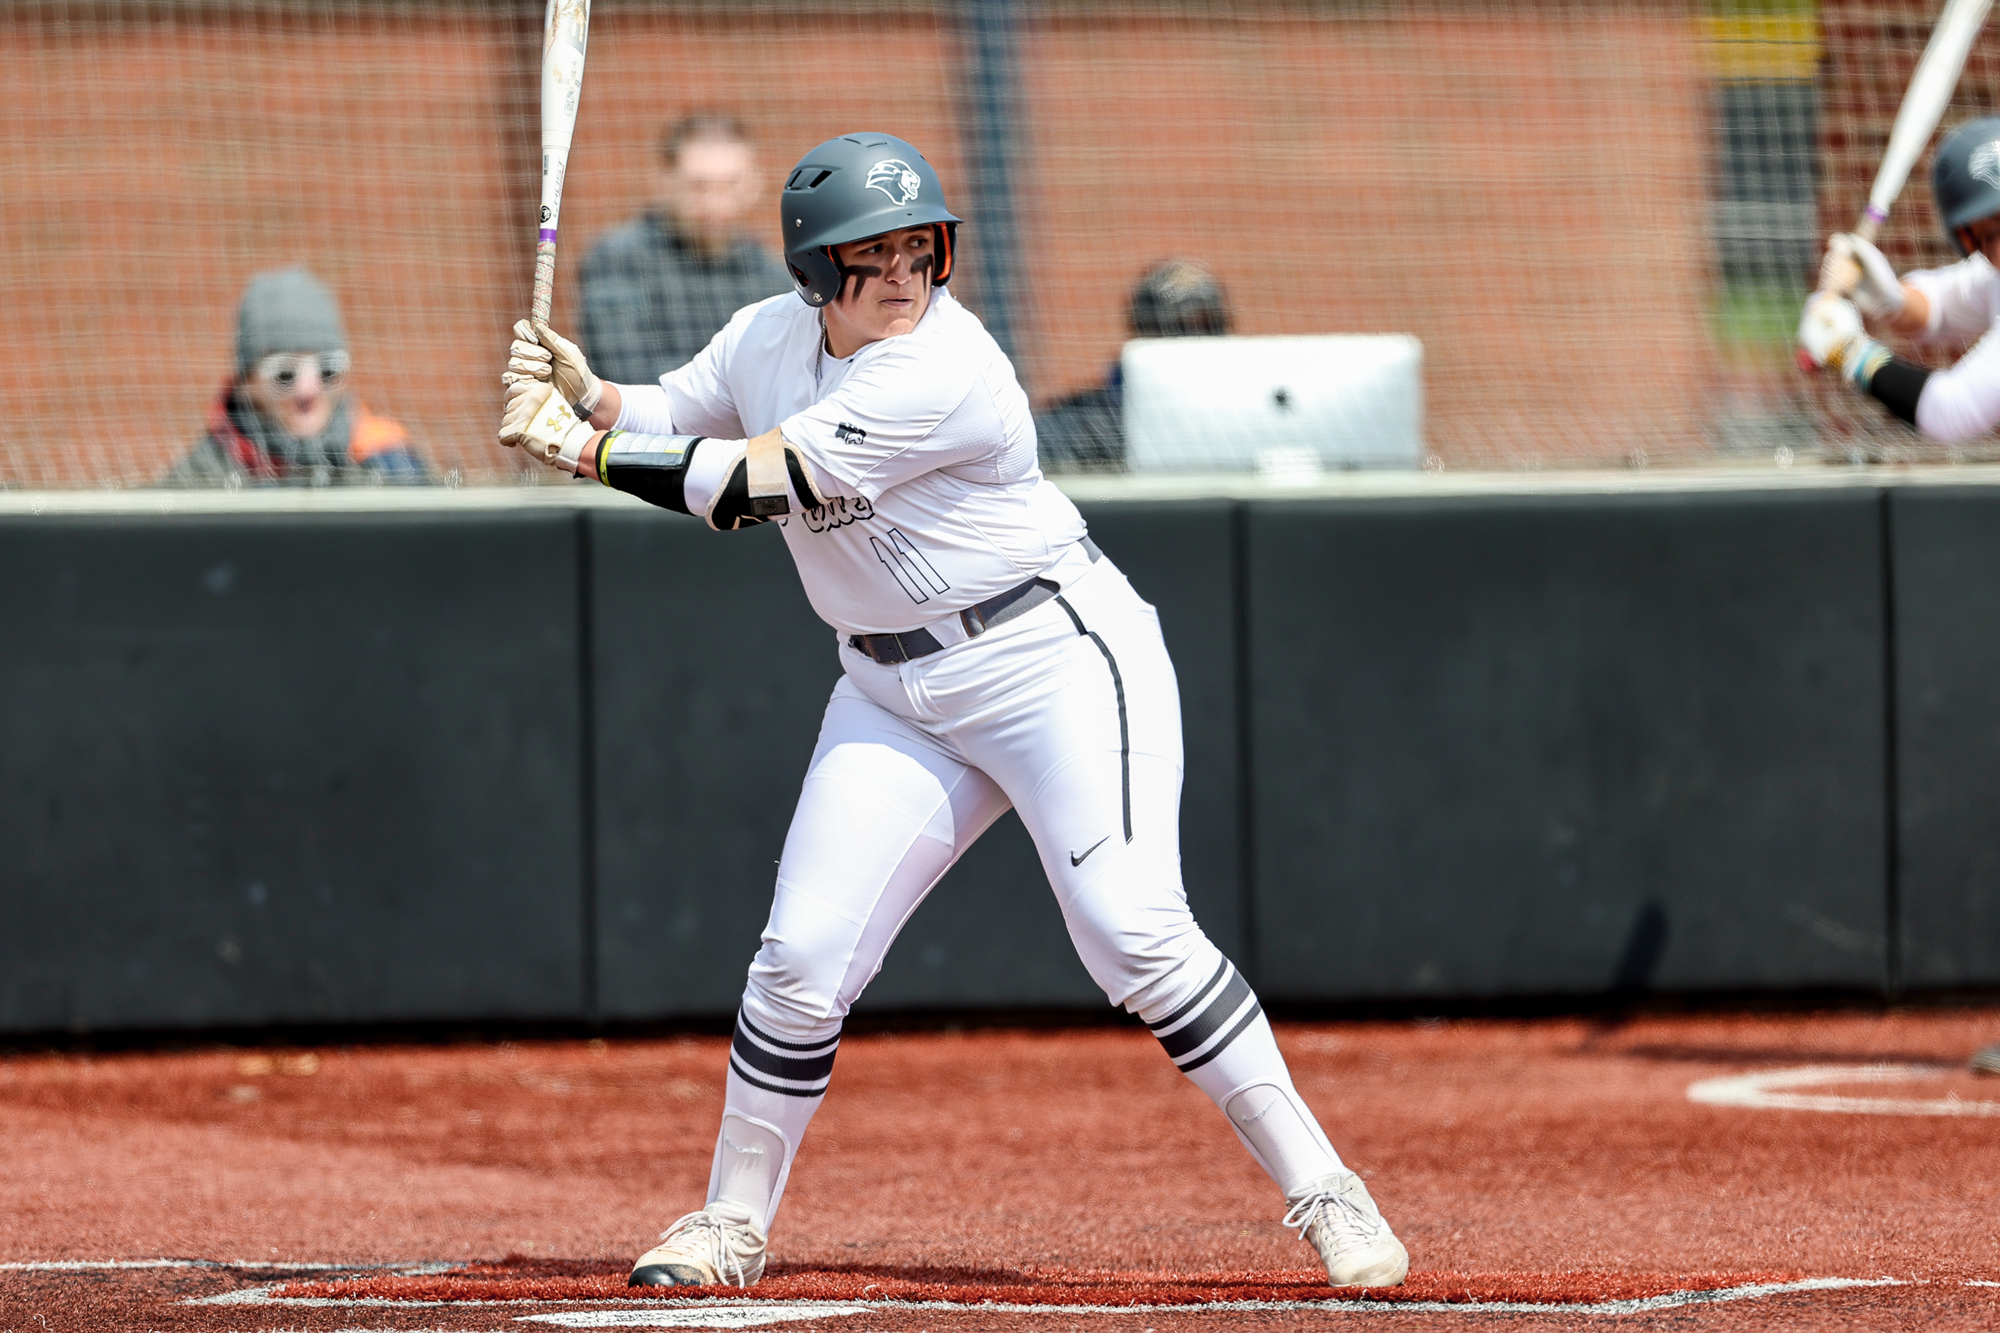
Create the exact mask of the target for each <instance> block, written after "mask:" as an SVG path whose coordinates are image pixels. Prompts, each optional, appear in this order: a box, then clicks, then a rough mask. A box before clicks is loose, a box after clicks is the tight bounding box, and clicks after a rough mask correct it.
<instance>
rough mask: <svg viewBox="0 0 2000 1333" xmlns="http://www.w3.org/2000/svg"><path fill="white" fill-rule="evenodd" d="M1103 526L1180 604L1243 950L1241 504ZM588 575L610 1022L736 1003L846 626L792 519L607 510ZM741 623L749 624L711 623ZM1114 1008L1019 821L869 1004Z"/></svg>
mask: <svg viewBox="0 0 2000 1333" xmlns="http://www.w3.org/2000/svg"><path fill="white" fill-rule="evenodd" d="M1089 513H1090V520H1091V524H1092V530H1093V532H1094V533H1095V534H1096V536H1097V539H1098V541H1099V542H1100V544H1102V545H1103V546H1104V547H1105V549H1106V550H1107V551H1108V552H1109V553H1110V554H1111V556H1112V558H1113V559H1115V560H1117V561H1118V562H1119V563H1120V566H1121V567H1122V568H1123V569H1125V571H1126V572H1127V574H1128V575H1129V576H1130V577H1132V579H1133V580H1134V582H1135V584H1136V585H1137V586H1138V587H1139V589H1140V591H1141V592H1142V593H1143V594H1144V595H1146V596H1147V597H1148V598H1149V599H1150V600H1151V601H1153V602H1154V603H1155V605H1157V606H1159V607H1160V608H1161V617H1162V621H1163V624H1164V626H1165V633H1166V636H1167V640H1168V643H1169V645H1170V647H1172V648H1173V650H1174V652H1175V656H1176V661H1177V664H1178V667H1179V670H1180V674H1181V685H1182V693H1183V696H1184V697H1185V698H1186V700H1187V705H1186V706H1187V710H1188V714H1189V722H1188V725H1187V732H1188V756H1189V772H1190V779H1189V799H1188V802H1187V808H1188V818H1187V820H1186V821H1185V825H1184V828H1183V843H1184V855H1185V857H1186V859H1187V862H1188V878H1189V881H1190V884H1191V886H1192V888H1191V892H1190V899H1191V901H1192V902H1194V904H1195V907H1196V910H1197V911H1198V912H1201V913H1202V914H1203V917H1204V919H1205V921H1206V922H1207V923H1208V925H1209V928H1210V930H1211V933H1212V934H1214V935H1215V937H1216V939H1217V941H1218V942H1219V943H1221V944H1222V945H1223V947H1224V948H1233V947H1234V946H1235V943H1236V940H1237V936H1238V931H1237V920H1238V896H1237V892H1236V879H1237V874H1236V862H1237V844H1236V837H1235V823H1236V815H1235V797H1234V792H1235V781H1234V769H1235V757H1234V754H1235V725H1234V704H1233V698H1234V665H1233V656H1232V650H1231V647H1230V644H1231V636H1230V635H1229V633H1228V626H1229V619H1230V605H1231V601H1230V579H1231V567H1230V556H1229V551H1230V546H1229V542H1230V508H1229V506H1228V504H1227V503H1226V502H1220V501H1218V502H1212V503H1202V504H1190V505H1165V506H1162V505H1144V506H1135V505H1112V506H1098V507H1094V508H1092V509H1091V510H1090V511H1089ZM591 564H592V568H593V571H594V585H595V587H596V589H597V594H596V601H595V608H596V609H595V611H594V614H593V622H594V627H595V628H594V643H595V650H594V660H595V663H596V668H595V669H596V681H597V688H596V691H595V696H594V704H593V708H594V711H595V715H596V737H597V740H596V747H597V765H596V772H597V775H598V776H597V793H598V795H597V830H598V842H597V846H598V857H597V883H598V910H599V941H600V946H599V947H600V955H599V959H600V962H599V977H600V988H601V996H602V1007H603V1013H604V1015H605V1016H606V1017H614V1018H643V1017H652V1016H657V1015H664V1014H677V1013H709V1014H720V1013H727V1012H729V1011H730V1010H732V1009H733V1008H734V1007H735V1004H736V1001H737V997H738V996H739V995H740V994H741V993H742V989H743V977H744V970H745V968H746V967H747V966H748V964H749V961H750V958H751V956H752V955H753V954H754V953H755V952H756V949H757V938H758V934H759V932H760V931H761V930H762V928H763V924H764V918H765V915H766V913H767V912H768V910H769V907H770V901H771V889H772V877H773V871H774V866H773V863H774V862H775V861H776V860H777V858H778V855H779V853H780V852H781V851H782V850H783V848H784V840H785V828H786V825H787V824H788V823H789V821H790V819H791V814H792V807H793V804H794V803H795V802H796V800H797V799H798V792H799V784H800V781H801V780H802V779H803V777H804V775H805V768H806V763H807V761H808V760H809V759H810V758H811V755H812V748H813V742H814V740H815V738H816V737H817V735H818V730H819V722H820V716H821V714H822V712H823V711H824V709H825V706H826V698H827V695H828V693H829V692H830V691H831V690H832V688H833V684H834V682H835V680H837V679H838V677H839V673H840V666H839V661H838V658H837V657H836V655H835V648H834V635H833V631H832V630H830V629H828V628H827V627H826V625H825V624H824V623H823V622H821V621H820V620H819V619H818V618H817V617H816V616H814V615H813V612H812V608H811V606H810V605H809V604H808V603H807V601H806V599H805V594H804V593H803V592H802V591H801V590H800V587H799V581H798V575H797V573H796V571H795V570H794V568H793V564H792V560H791V556H790V555H789V553H788V552H787V551H786V550H785V547H784V542H783V539H782V538H781V537H780V535H779V534H778V532H777V530H776V529H775V528H763V529H753V530H751V531H749V532H743V533H731V534H726V535H723V534H717V533H713V532H709V531H708V530H707V529H706V528H703V527H701V526H699V525H697V524H695V523H692V522H690V521H688V520H686V519H682V518H679V517H678V516H675V515H671V514H665V513H650V512H645V511H636V510H635V511H602V512H599V513H597V514H595V515H594V516H593V519H592V535H591ZM723 624H728V625H736V626H740V627H741V628H740V629H739V630H737V631H733V632H731V633H728V634H724V635H721V636H719V637H717V636H705V635H704V633H703V632H702V631H699V630H698V629H697V628H696V627H699V626H713V625H723ZM1217 627H1220V628H1219V632H1212V631H1216V630H1217ZM698 643H708V644H710V645H712V647H711V648H710V649H706V650H704V649H701V648H698V647H696V646H695V645H696V644H698ZM1102 1003H1104V997H1103V994H1102V992H1100V991H1099V990H1098V989H1097V987H1096V985H1095V984H1094V983H1093V982H1092V981H1091V980H1090V977H1089V975H1088V974H1087V973H1086V972H1085V971H1084V970H1083V966H1082V964H1080V963H1079V962H1078V961H1077V959H1076V956H1075V952H1074V950H1073V949H1072V948H1071V946H1070V943H1069V937H1068V935H1067V934H1066V933H1065V932H1064V930H1063V923H1062V915H1061V913H1060V912H1059V911H1058V910H1057V908H1056V905H1055V901H1054V898H1053V897H1052V896H1051V894H1050V892H1049V887H1048V881H1047V879H1046V877H1045V876H1044V875H1043V873H1042V868H1041V865H1040V863H1039V861H1038V860H1037V859H1036V856H1035V849H1034V845H1033V843H1031V842H1030V841H1029V839H1028V836H1027V833H1026V831H1025V830H1024V829H1023V828H1022V827H1021V823H1020V820H1019V819H1017V818H1016V817H1015V816H1013V815H1012V814H1009V815H1007V816H1006V817H1005V818H1003V819H1002V820H1001V821H1000V822H999V823H998V824H996V825H995V826H994V827H993V828H992V829H990V830H988V831H987V833H986V834H985V836H983V837H982V838H981V839H980V840H979V842H978V843H976V844H975V845H974V846H973V848H972V850H971V851H970V852H968V853H967V854H966V856H965V857H964V859H963V860H961V861H960V862H959V864H958V865H957V866H955V867H953V868H952V870H951V871H950V873H948V874H947V875H946V876H945V878H944V880H943V881H942V882H940V883H939V885H938V887H937V888H936V889H935V890H933V891H932V893H931V896H930V898H929V899H928V900H927V901H926V902H925V903H924V905H923V906H922V907H920V908H919V909H918V910H917V912H916V914H915V915H914V916H913V917H912V918H911V920H910V923H909V925H908V926H906V927H905V928H904V931H903V934H902V936H901V937H900V938H899V939H898V940H897V942H896V945H895V947H894V948H893V949H892V950H891V951H890V953H889V957H888V960H887V962H886V963H885V965H884V967H883V970H882V974H881V976H879V977H878V978H876V980H875V981H874V983H873V984H872V985H871V986H870V987H869V989H868V991H867V992H866V994H865V995H864V996H863V998H862V1001H861V1004H860V1005H859V1006H857V1007H858V1008H859V1009H861V1010H864V1011H865V1010H875V1011H882V1010H897V1009H901V1010H909V1009H955V1008H974V1007H980V1006H1005V1007H1016V1008H1018V1007H1037V1006H1091V1005H1099V1004H1102Z"/></svg>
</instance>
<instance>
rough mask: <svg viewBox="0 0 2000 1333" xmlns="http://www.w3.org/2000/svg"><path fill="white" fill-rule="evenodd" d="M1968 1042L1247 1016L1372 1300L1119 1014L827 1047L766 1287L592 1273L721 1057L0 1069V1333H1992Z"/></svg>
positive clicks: (1879, 1030) (1886, 1028)
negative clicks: (1634, 1331)
mask: <svg viewBox="0 0 2000 1333" xmlns="http://www.w3.org/2000/svg"><path fill="white" fill-rule="evenodd" d="M1996 1039H2000V1009H1958V1010H1929V1011H1898V1012H1891V1013H1886V1014H1880V1013H1834V1014H1819V1015H1796V1016H1776V1017H1773V1016H1758V1017H1744V1016H1724V1017H1717V1016H1699V1017H1648V1018H1640V1019H1637V1020H1634V1021H1631V1022H1627V1023H1623V1024H1615V1025H1614V1024H1600V1023H1592V1022H1589V1021H1585V1020H1576V1019H1565V1020H1535V1021H1499V1020H1478V1021H1470V1020H1468V1021H1445V1022H1413V1023H1341V1024H1311V1025H1296V1024H1288V1025H1281V1026H1280V1028H1279V1040H1280V1043H1281V1044H1282V1045H1283V1046H1284V1048H1285V1050H1286V1053H1287V1055H1288V1057H1289V1058H1290V1059H1291V1060H1292V1063H1293V1069H1294V1072H1295V1074H1296V1076H1297V1079H1298V1083H1299V1086H1300V1089H1301V1091H1302V1092H1303V1093H1304V1095H1305V1096H1306V1098H1307V1099H1308V1100H1309V1101H1310V1102H1311V1103H1312V1104H1313V1105H1314V1107H1315V1108H1316V1109H1317V1110H1318V1111H1319V1113H1320V1115H1321V1117H1322V1119H1323V1120H1324V1121H1325V1122H1326V1125H1327V1128H1328V1131H1329V1133H1330V1134H1331V1135H1332V1136H1333V1139H1334V1141H1335V1143H1336V1145H1337V1146H1339V1147H1340V1149H1341V1150H1342V1153H1343V1155H1344V1156H1345V1157H1346V1158H1347V1160H1348V1162H1349V1163H1350V1165H1352V1166H1354V1167H1355V1168H1356V1169H1357V1170H1360V1171H1362V1172H1363V1173H1364V1174H1365V1175H1366V1176H1367V1177H1368V1179H1369V1182H1370V1188H1371V1190H1372V1191H1373V1192H1374V1193H1375V1196H1376V1198H1377V1199H1378V1200H1379V1201H1380V1202H1381V1204H1382V1206H1383V1209H1384V1211H1385V1213H1386V1214H1387V1215H1388V1216H1389V1218H1390V1220H1391V1221H1392V1222H1393V1223H1394V1224H1395V1225H1396V1228H1397V1230H1398V1232H1399V1234H1401V1235H1402V1236H1403V1238H1404V1239H1405V1241H1406V1242H1407V1243H1408V1244H1409V1247H1410V1250H1411V1254H1412V1258H1413V1266H1412V1270H1411V1275H1410V1281H1409V1283H1408V1284H1407V1285H1406V1286H1404V1287H1403V1288H1400V1289H1397V1290H1395V1291H1390V1292H1372V1293H1362V1292H1359V1291H1355V1290H1351V1289H1350V1290H1344V1291H1335V1290H1333V1289H1330V1288H1328V1287H1326V1286H1325V1285H1324V1277H1323V1275H1322V1274H1319V1273H1317V1272H1316V1271H1315V1270H1313V1269H1312V1268H1311V1267H1309V1266H1308V1265H1309V1264H1310V1259H1311V1256H1310V1252H1309V1251H1307V1250H1305V1249H1304V1248H1303V1247H1302V1246H1301V1245H1300V1243H1299V1242H1298V1241H1297V1240H1295V1239H1294V1238H1293V1237H1292V1236H1291V1234H1290V1233H1288V1232H1286V1231H1285V1230H1284V1229H1283V1228H1282V1227H1280V1226H1279V1224H1278V1219H1279V1217H1280V1215H1281V1214H1282V1213H1283V1203H1282V1201H1281V1200H1279V1199H1277V1198H1276V1197H1275V1193H1276V1192H1275V1190H1273V1188H1272V1187H1271V1185H1270V1183H1269V1182H1268V1181H1267V1180H1265V1179H1264V1177H1263V1176H1262V1175H1261V1173H1259V1172H1258V1171H1257V1170H1256V1168H1255V1167H1254V1166H1253V1165H1252V1164H1251V1163H1250V1162H1249V1160H1248V1158H1247V1157H1246V1156H1245V1155H1244V1154H1243V1152H1242V1150H1241V1148H1240V1147H1238V1146H1237V1145H1236V1144H1235V1142H1234V1141H1233V1139H1232V1137H1231V1136H1230V1134H1229V1132H1228V1129H1227V1127H1226V1125H1225V1124H1224V1122H1223V1121H1222V1118H1221V1116H1220V1114H1219V1113H1218V1112H1217V1111H1216V1110H1215V1108H1214V1107H1213V1106H1211V1105H1210V1104H1209V1103H1208V1101H1207V1100H1206V1099H1205V1098H1203V1097H1202V1096H1201V1095H1200V1094H1199V1093H1198V1092H1196V1091H1195V1090H1194V1089H1193V1088H1192V1087H1191V1086H1189V1085H1187V1084H1186V1082H1185V1081H1184V1080H1183V1079H1182V1078H1181V1077H1180V1076H1179V1075H1178V1074H1177V1073H1176V1072H1175V1071H1174V1070H1173V1068H1172V1066H1171V1065H1170V1064H1168V1062H1167V1061H1166V1060H1165V1058H1164V1057H1163V1056H1162V1055H1161V1054H1160V1052H1159V1050H1158V1049H1157V1046H1156V1045H1155V1044H1154V1043H1153V1042H1152V1041H1151V1040H1150V1038H1148V1037H1146V1036H1145V1035H1144V1033H1143V1032H1141V1031H1137V1030H1133V1029H1126V1028H1118V1029H1090V1030H1082V1031H1055V1032H1043V1031H979V1032H967V1033H957V1032H944V1033H926V1034H872V1035H855V1036H851V1037H849V1038H848V1039H847V1040H846V1041H845V1042H844V1043H843V1045H842V1048H841V1053H840V1057H839V1063H838V1065H837V1066H836V1071H835V1076H834V1081H833V1088H832V1091H831V1092H830V1093H829V1095H828V1098H827V1103H826V1106H825V1107H824V1109H823V1110H822V1111H821V1113H820V1115H819V1117H818V1118H817V1119H816V1120H815V1122H814V1124H813V1128H812V1131H811V1133H810V1134H809V1136H808V1138H807V1141H806V1144H805V1147H804V1150H803V1152H802V1153H801V1155H800V1158H799V1161H798V1165H797V1167H796V1169H795V1172H794V1175H793V1178H792V1184H791V1187H790V1190H789V1192H788V1194H787V1197H786V1201H785V1208H784V1211H783V1213H782V1214H781V1215H780V1217H779V1220H778V1225H777V1228H776V1232H775V1235H774V1236H773V1241H772V1251H771V1258H772V1267H771V1275H770V1276H768V1277H767V1278H766V1279H765V1280H764V1281H763V1282H760V1283H759V1284H757V1285H756V1286H755V1287H753V1288H750V1289H748V1290H744V1291H735V1290H730V1291H722V1292H715V1293H708V1292H703V1293H700V1294H698V1295H694V1294H691V1293H689V1292H688V1291H686V1290H685V1289H681V1290H678V1291H671V1292H667V1293H659V1292H639V1291H634V1290H632V1289H630V1288H627V1287H625V1286H624V1285H623V1282H624V1276H623V1275H624V1272H625V1270H626V1265H628V1264H629V1263H630V1260H631V1256H632V1255H633V1254H635V1253H637V1252H638V1251H639V1250H641V1249H643V1248H645V1245H646V1244H647V1243H649V1242H650V1240H651V1238H652V1236H653V1235H654V1234H655V1233H656V1232H657V1231H658V1230H659V1228H660V1227H661V1226H663V1225H665V1223H667V1222H668V1221H671V1220H672V1219H673V1218H674V1217H675V1216H677V1215H679V1214H680V1213H681V1212H684V1211H686V1210H687V1209H688V1208H691V1207H693V1206H695V1204H697V1203H698V1202H699V1200H700V1194H701V1190H702V1188H703V1184H704V1182H705V1180H706V1177H707V1169H708V1156H709V1150H710V1147H711V1145H712V1144H713V1142H714V1134H715V1125H716V1122H717V1117H718V1116H719V1113H720V1089H721V1074H722V1070H723V1066H724V1060H725V1054H724V1046H725V1039H724V1038H720V1037H713V1038H711V1037H680V1038H664V1039H647V1040H620V1039H615V1038H614V1039H612V1040H609V1041H594V1042H553V1041H551V1042H529V1041H521V1042H504V1043H499V1044H471V1043H468V1044H462V1045H427V1046H416V1045H401V1046H353V1047H321V1048H317V1049H296V1048H295V1049H285V1050H275V1049H224V1048H213V1049H204V1050H198V1051H192V1052H177V1053H151V1052H147V1053H124V1054H108V1055H81V1054H61V1053H55V1054H49V1053H21V1054H14V1055H9V1056H0V1143H4V1144H5V1152H4V1153H0V1333H44V1331H45V1330H46V1331H47V1333H63V1331H66V1330H72V1329H75V1330H85V1329H89V1330H97V1329H159V1330H168V1329H175V1330H179V1329H187V1330H204V1331H206V1330H232V1331H234V1330H243V1331H244V1333H249V1331H251V1330H256V1331H258V1333H264V1331H267V1330H269V1331H273V1333H275V1330H280V1329H314V1330H346V1329H364V1328H365V1329H411V1330H414V1329H453V1330H457V1329H503V1328H505V1329H516V1330H533V1329H537V1328H551V1327H710V1328H714V1327H730V1328H738V1327H775V1328H792V1329H808V1328H812V1329H828V1330H835V1329H838V1330H847V1331H850V1333H876V1331H877V1330H918V1329H933V1330H939V1333H943V1331H944V1330H954V1331H955V1330H969V1329H986V1328H995V1329H998V1328H1026V1329H1035V1330H1041V1329H1048V1330H1057V1329H1071V1328H1081V1329H1089V1330H1105V1331H1106V1333H1110V1331H1113V1330H1115V1331H1116V1333H1125V1330H1131V1333H1142V1331H1143V1330H1147V1329H1151V1330H1153V1333H1169V1330H1179V1329H1196V1328H1200V1329H1221V1328H1300V1327H1312V1328H1321V1327H1346V1326H1355V1327H1369V1328H1377V1327H1385V1328H1386V1327H1393V1328H1399V1329H1400V1328H1461V1327H1468V1326H1477V1327H1486V1326H1493V1327H1505V1328H1509V1329H1539V1328H1572V1327H1578V1326H1590V1327H1598V1326H1605V1325H1609V1326H1615V1327H1618V1328H1654V1327H1659V1328H1666V1327H1672V1328H1698V1329H1711V1328H1713V1329H1723V1328H1727V1329H1747V1328H1767V1327H1787V1328H1917V1327H1923V1328H1941V1329H1992V1328H2000V1223H1996V1219H2000V1169H1996V1168H2000V1078H1990V1077H1988V1078H1981V1077H1979V1076H1976V1075H1973V1074H1971V1073H1968V1072H1965V1071H1964V1068H1963V1064H1964V1060H1965V1057H1966V1056H1967V1055H1969V1054H1970V1052H1971V1051H1972V1050H1973V1049H1974V1048H1975V1047H1977V1046H1980V1045H1982V1044H1985V1043H1987V1042H1990V1041H1993V1040H1996ZM1888 1066H1895V1067H1896V1068H1895V1069H1894V1070H1893V1071H1891V1070H1888V1069H1887V1067H1888ZM1808 1067H1814V1068H1816V1069H1817V1070H1818V1072H1816V1073H1811V1074H1801V1073H1799V1072H1797V1071H1802V1070H1806V1069H1807V1068H1808ZM1787 1071H1791V1072H1789V1073H1788V1072H1787ZM1843 1071H1852V1076H1851V1078H1850V1077H1847V1076H1846V1075H1844V1074H1843ZM1753 1074H1769V1075H1772V1076H1773V1077H1772V1078H1767V1079H1763V1080H1761V1081H1760V1080H1756V1079H1750V1080H1745V1079H1740V1078H1737V1079H1736V1081H1735V1082H1733V1083H1730V1084H1726V1085H1715V1084H1710V1091H1708V1092H1707V1093H1704V1094H1703V1095H1706V1096H1709V1097H1711V1101H1709V1102H1700V1101H1696V1100H1692V1099H1691V1098H1690V1096H1689V1089H1690V1088H1691V1087H1692V1086H1693V1085H1695V1084H1697V1083H1705V1082H1708V1081H1710V1080H1716V1079H1723V1078H1733V1077H1735V1076H1742V1075H1753ZM1802 1080H1809V1082H1808V1081H1802ZM1765 1085H1768V1086H1769V1088H1770V1089H1772V1090H1773V1091H1768V1092H1766V1091H1760V1089H1762V1088H1764V1087H1765ZM1718 1086H1719V1087H1721V1089H1722V1090H1721V1091H1720V1092H1717V1091H1715V1088H1716V1087H1718ZM1745 1089H1747V1091H1746V1090H1745ZM1773 1097H1776V1098H1778V1099H1780V1100H1779V1101H1778V1102H1777V1103H1772V1102H1771V1101H1770V1099H1771V1098H1773ZM1787 1097H1793V1098H1803V1099H1804V1102H1803V1104H1806V1105H1810V1106H1815V1107H1820V1108H1822V1109H1786V1106H1787V1104H1786V1103H1784V1102H1783V1101H1782V1099H1783V1098H1787ZM1760 1098H1762V1099H1763V1100H1760ZM1715 1099H1719V1101H1718V1100H1715ZM1826 1108H1834V1109H1826ZM160 1260H169V1261H172V1262H170V1263H152V1262H148V1261H160ZM302 1265H313V1266H315V1267H312V1268H302V1267H301V1266H302ZM318 1266H326V1267H318Z"/></svg>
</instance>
